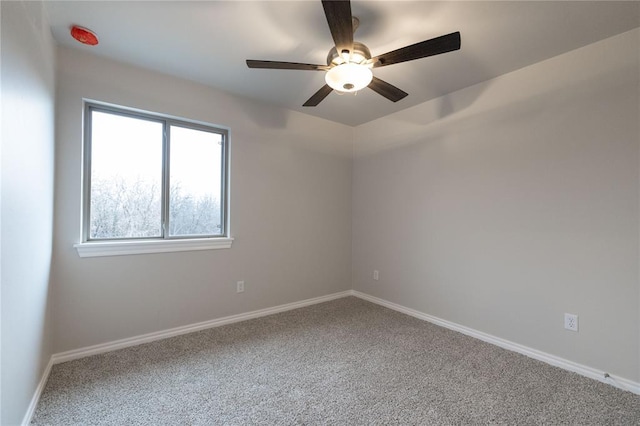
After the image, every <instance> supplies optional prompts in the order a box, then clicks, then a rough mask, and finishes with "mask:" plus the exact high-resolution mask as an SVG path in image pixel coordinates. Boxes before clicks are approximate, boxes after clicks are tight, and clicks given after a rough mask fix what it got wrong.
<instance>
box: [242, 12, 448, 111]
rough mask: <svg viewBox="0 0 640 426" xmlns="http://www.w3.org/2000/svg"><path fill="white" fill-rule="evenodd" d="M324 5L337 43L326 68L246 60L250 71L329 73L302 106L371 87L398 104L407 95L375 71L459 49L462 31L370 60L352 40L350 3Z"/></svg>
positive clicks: (354, 21)
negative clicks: (334, 92)
mask: <svg viewBox="0 0 640 426" xmlns="http://www.w3.org/2000/svg"><path fill="white" fill-rule="evenodd" d="M322 6H323V7H324V14H325V16H326V17H327V23H328V24H329V30H330V31H331V36H332V37H333V41H334V42H335V47H334V48H332V49H331V50H330V51H329V54H328V55H327V65H313V64H301V63H297V62H280V61H258V60H254V59H247V66H248V67H249V68H265V69H281V70H305V71H326V75H325V81H326V83H327V84H325V85H324V86H323V87H322V88H321V89H320V90H318V91H317V92H316V93H315V94H314V95H313V96H311V97H310V98H309V100H307V101H306V102H305V103H304V104H303V106H316V105H318V104H319V103H320V102H321V101H322V100H323V99H324V98H326V97H327V95H329V93H331V92H332V91H333V90H336V91H337V92H341V93H353V92H357V91H358V90H361V89H364V88H365V87H369V88H370V89H372V90H373V91H375V92H377V93H379V94H380V95H382V96H384V97H385V98H387V99H389V100H390V101H392V102H397V101H399V100H400V99H402V98H404V97H405V96H407V93H406V92H404V91H402V90H400V89H398V88H397V87H395V86H393V85H392V84H389V83H387V82H386V81H383V80H380V79H379V78H377V77H375V76H374V75H373V72H372V68H378V67H384V66H387V65H393V64H397V63H400V62H407V61H413V60H415V59H420V58H426V57H427V56H433V55H439V54H441V53H447V52H452V51H454V50H458V49H460V32H455V33H451V34H447V35H443V36H440V37H436V38H433V39H430V40H425V41H422V42H420V43H416V44H412V45H410V46H405V47H402V48H400V49H397V50H393V51H391V52H387V53H385V54H383V55H379V56H374V57H371V52H370V51H369V48H368V47H367V46H365V45H364V44H362V43H359V42H357V41H354V40H353V33H354V32H355V30H356V29H357V28H358V24H359V21H358V18H355V17H353V16H352V15H351V2H350V1H349V0H322Z"/></svg>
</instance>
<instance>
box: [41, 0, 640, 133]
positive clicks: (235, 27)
mask: <svg viewBox="0 0 640 426" xmlns="http://www.w3.org/2000/svg"><path fill="white" fill-rule="evenodd" d="M45 5H46V6H45V7H46V8H47V11H48V14H49V18H50V22H51V26H52V32H53V35H54V38H55V39H56V41H57V42H58V43H60V44H63V45H66V46H70V47H73V48H77V49H82V50H85V51H88V52H92V53H94V54H97V55H101V56H106V57H109V58H113V59H116V60H119V61H123V62H127V63H131V64H135V65H139V66H142V67H145V68H150V69H153V70H157V71H160V72H164V73H168V74H171V75H175V76H179V77H182V78H186V79H190V80H194V81H197V82H200V83H204V84H207V85H210V86H213V87H216V88H219V89H222V90H225V91H227V92H230V93H234V94H237V95H240V96H244V97H248V98H252V99H255V100H257V101H260V102H264V103H267V104H272V105H277V106H281V107H285V108H288V109H292V110H296V111H301V112H304V113H307V114H311V115H315V116H318V117H323V118H326V119H329V120H333V121H336V122H340V123H344V124H348V125H358V124H361V123H365V122H367V121H371V120H374V119H376V118H379V117H382V116H385V115H387V114H390V113H393V112H396V111H399V110H402V109H405V108H408V107H411V106H413V105H417V104H419V103H422V102H425V101H428V100H430V99H433V98H436V97H439V96H442V95H444V94H447V93H450V92H453V91H455V90H458V89H461V88H464V87H467V86H470V85H472V84H475V83H479V82H481V81H485V80H488V79H491V78H494V77H497V76H499V75H502V74H505V73H508V72H510V71H513V70H516V69H518V68H522V67H524V66H527V65H530V64H533V63H536V62H539V61H542V60H545V59H547V58H551V57H553V56H556V55H558V54H561V53H564V52H567V51H570V50H573V49H576V48H578V47H581V46H585V45H587V44H590V43H593V42H595V41H598V40H601V39H604V38H607V37H611V36H613V35H616V34H620V33H622V32H625V31H628V30H630V29H633V28H636V27H638V26H640V3H639V2H633V1H632V2H611V1H601V2H591V1H577V2H567V1H549V2H538V1H533V2H525V1H511V2H505V1H501V2H484V1H472V2H457V1H455V2H454V1H448V2H431V1H419V2H411V1H359V0H354V1H353V2H352V6H351V7H352V12H353V15H354V16H357V17H358V18H359V19H360V28H359V29H358V30H357V31H356V33H355V40H357V41H360V42H363V43H365V44H366V45H367V46H368V47H369V49H370V50H371V53H372V55H374V56H375V55H379V54H382V53H385V52H388V51H391V50H394V49H397V48H399V47H403V46H406V45H409V44H413V43H416V42H419V41H422V40H426V39H430V38H433V37H437V36H440V35H443V34H448V33H451V32H454V31H460V33H461V38H462V48H461V50H459V51H456V52H451V53H446V54H443V55H439V56H433V57H429V58H424V59H419V60H416V61H412V62H406V63H401V64H395V65H390V66H388V67H384V68H376V69H375V71H374V73H375V75H376V76H377V77H379V78H382V79H383V80H386V81H387V82H389V83H391V84H393V85H395V86H397V87H399V88H400V89H403V90H404V91H406V92H408V93H409V96H407V97H406V98H404V99H403V100H401V101H399V102H397V103H395V104H394V103H392V102H391V101H389V100H387V99H385V98H383V97H382V96H380V95H378V94H376V93H375V92H373V91H371V90H363V91H361V92H359V93H358V94H357V95H356V96H353V95H342V96H340V95H338V94H336V93H335V92H334V93H331V94H330V95H329V96H328V97H327V98H326V99H325V100H324V101H323V102H322V103H320V105H319V106H317V107H312V108H309V107H302V104H303V103H304V102H305V101H306V100H307V99H308V98H309V97H310V96H311V95H312V94H314V93H315V92H316V91H317V90H318V89H319V88H320V87H321V86H322V85H323V84H324V72H319V71H291V70H262V69H249V68H247V66H246V64H245V59H263V60H278V61H289V62H305V63H313V64H325V63H326V56H327V53H328V51H329V49H330V48H331V47H332V38H331V34H330V32H329V29H328V27H327V23H326V20H325V17H324V13H323V8H322V5H321V3H320V1H319V0H308V1H300V0H299V1H198V2H187V1H171V2H169V1H164V2H151V1H144V2H128V1H105V2H103V1H85V2H80V1H46V2H45ZM73 24H76V25H81V26H84V27H87V28H90V29H91V30H93V31H94V32H96V33H97V35H98V37H99V39H100V44H99V45H98V46H94V47H89V46H84V45H81V44H79V43H77V42H76V41H74V40H73V39H72V38H71V36H70V35H69V27H70V26H71V25H73ZM639 44H640V43H639ZM639 48H640V47H639Z"/></svg>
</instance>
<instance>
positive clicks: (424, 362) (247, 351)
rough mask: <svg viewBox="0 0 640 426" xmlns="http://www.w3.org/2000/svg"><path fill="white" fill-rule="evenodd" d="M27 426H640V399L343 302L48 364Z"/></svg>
mask: <svg viewBox="0 0 640 426" xmlns="http://www.w3.org/2000/svg"><path fill="white" fill-rule="evenodd" d="M33 424H53V425H94V424H103V425H106V424H108V425H185V424H186V425H212V424H228V425H258V424H259V425H291V424H305V425H317V424H326V425H344V424H349V425H363V424H402V425H424V424H438V425H440V424H465V425H466V424H512V425H515V424H517V425H526V424H553V425H556V424H575V425H588V424H593V425H606V424H615V425H638V424H640V396H637V395H634V394H632V393H630V392H624V391H621V390H618V389H615V388H613V387H612V386H609V385H607V384H604V383H600V382H597V381H595V380H591V379H587V378H584V377H582V376H579V375H577V374H574V373H569V372H567V371H564V370H560V369H558V368H555V367H551V366H549V365H546V364H543V363H541V362H538V361H535V360H532V359H529V358H527V357H525V356H522V355H519V354H516V353H513V352H509V351H506V350H504V349H500V348H498V347H495V346H492V345H490V344H487V343H484V342H481V341H479V340H475V339H473V338H470V337H467V336H464V335H462V334H459V333H456V332H453V331H450V330H447V329H444V328H441V327H437V326H435V325H432V324H430V323H427V322H424V321H421V320H418V319H415V318H412V317H409V316H406V315H403V314H400V313H397V312H395V311H392V310H389V309H386V308H383V307H380V306H377V305H374V304H371V303H369V302H366V301H363V300H360V299H356V298H353V297H349V298H345V299H339V300H335V301H332V302H328V303H323V304H320V305H315V306H310V307H306V308H302V309H298V310H295V311H289V312H285V313H281V314H277V315H272V316H269V317H264V318H260V319H256V320H250V321H245V322H242V323H237V324H232V325H227V326H223V327H219V328H214V329H210V330H206V331H201V332H198V333H193V334H189V335H184V336H180V337H175V338H171V339H167V340H163V341H158V342H154V343H149V344H145V345H141V346H136V347H132V348H128V349H123V350H119V351H115V352H110V353H107V354H103V355H97V356H92V357H89V358H84V359H81V360H76V361H71V362H68V363H64V364H59V365H56V366H54V367H53V370H52V372H51V375H50V377H49V381H48V382H47V385H46V388H45V390H44V393H43V395H42V398H41V400H40V403H39V405H38V407H37V409H36V412H35V415H34V418H33Z"/></svg>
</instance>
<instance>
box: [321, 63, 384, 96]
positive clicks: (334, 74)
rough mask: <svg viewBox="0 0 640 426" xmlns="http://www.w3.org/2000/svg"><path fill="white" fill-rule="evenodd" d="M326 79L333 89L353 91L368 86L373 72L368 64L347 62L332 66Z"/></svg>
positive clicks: (346, 91) (345, 91)
mask: <svg viewBox="0 0 640 426" xmlns="http://www.w3.org/2000/svg"><path fill="white" fill-rule="evenodd" d="M324 79H325V81H326V82H327V84H328V85H329V87H331V88H332V89H333V90H336V91H338V92H344V93H352V92H357V91H358V90H362V89H364V88H365V87H367V86H368V85H369V83H371V80H372V79H373V72H371V69H370V68H369V67H367V66H366V65H359V64H353V63H347V64H342V65H338V66H335V67H333V68H331V69H330V70H329V71H327V74H326V75H325V76H324Z"/></svg>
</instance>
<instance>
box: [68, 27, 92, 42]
mask: <svg viewBox="0 0 640 426" xmlns="http://www.w3.org/2000/svg"><path fill="white" fill-rule="evenodd" d="M71 37H73V38H75V39H76V40H78V41H79V42H80V43H82V44H88V45H89V46H95V45H96V44H98V37H97V36H96V35H95V34H94V33H93V32H92V31H90V30H88V29H86V28H82V27H79V26H77V25H74V26H73V27H71Z"/></svg>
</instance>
